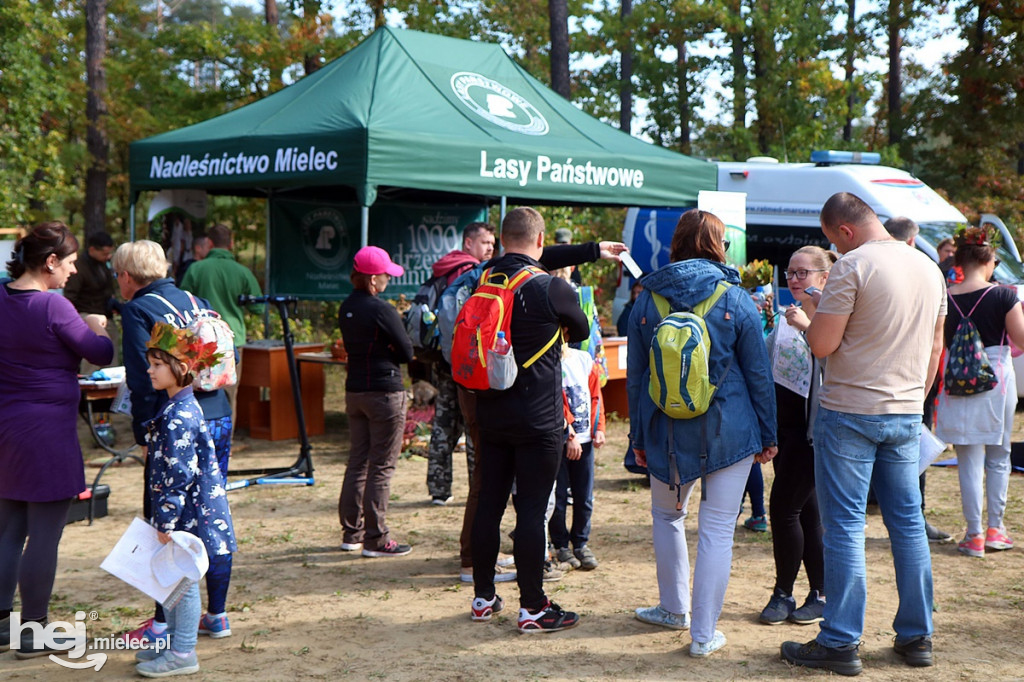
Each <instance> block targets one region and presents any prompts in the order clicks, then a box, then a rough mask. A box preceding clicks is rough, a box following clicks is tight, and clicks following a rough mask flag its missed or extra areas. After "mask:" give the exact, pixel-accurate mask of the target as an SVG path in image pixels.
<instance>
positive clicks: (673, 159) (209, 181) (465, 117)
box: [130, 27, 717, 253]
mask: <svg viewBox="0 0 1024 682" xmlns="http://www.w3.org/2000/svg"><path fill="white" fill-rule="evenodd" d="M130 183H131V190H132V197H133V201H134V200H135V198H136V197H137V196H138V193H139V192H141V191H146V190H163V189H181V188H194V189H205V190H207V191H210V192H214V193H223V194H237V195H260V196H268V197H271V198H273V197H282V196H286V197H295V198H311V199H315V198H321V199H323V198H329V199H331V200H334V201H351V202H353V203H358V205H360V206H362V207H363V208H362V211H361V219H360V222H361V232H360V243H361V244H366V243H368V239H369V210H368V207H370V206H371V205H373V204H374V203H375V202H376V201H377V200H378V199H387V200H389V201H391V200H397V201H418V202H421V203H431V202H439V203H444V202H448V203H458V202H459V201H462V202H470V201H475V202H477V203H478V204H480V203H487V204H493V203H497V202H499V201H500V202H501V203H502V204H503V205H504V202H505V201H506V200H512V201H514V202H516V203H545V204H566V205H572V204H601V205H615V206H685V205H693V204H695V202H696V199H697V193H698V192H699V191H700V190H706V189H716V186H717V173H716V168H715V166H714V165H713V164H710V163H706V162H703V161H698V160H695V159H691V158H689V157H686V156H683V155H681V154H677V153H675V152H672V151H669V150H667V149H663V148H660V147H656V146H654V145H651V144H648V143H646V142H644V141H642V140H639V139H636V138H633V137H631V136H630V135H628V134H626V133H624V132H622V131H619V130H617V129H615V128H612V127H610V126H608V125H606V124H604V123H602V122H601V121H599V120H597V119H595V118H593V117H591V116H589V115H587V114H585V113H584V112H582V111H580V110H579V109H578V108H576V107H575V106H574V105H573V104H572V103H570V102H568V101H566V100H565V99H563V98H562V97H561V96H559V95H558V94H556V93H555V92H553V91H552V90H550V89H548V88H547V87H545V86H544V85H543V84H542V83H540V81H538V80H537V79H535V78H533V77H532V76H531V75H530V74H529V73H527V72H526V71H525V70H524V69H523V68H522V67H520V66H519V65H518V64H516V62H515V61H513V60H512V59H511V58H510V57H509V56H508V55H507V54H506V53H505V52H504V50H503V49H502V48H501V47H500V46H499V45H495V44H489V43H481V42H475V41H470V40H459V39H456V38H449V37H445V36H440V35H433V34H428V33H421V32H417V31H407V30H399V29H393V28H388V27H383V28H380V29H378V30H377V31H375V32H374V33H373V34H372V35H371V36H370V37H369V38H367V39H366V40H365V41H363V42H362V43H361V44H360V45H358V46H357V47H355V48H354V49H352V50H351V51H349V52H348V53H346V54H345V55H343V56H341V57H339V58H338V59H336V60H334V61H332V62H331V63H329V64H327V65H325V66H324V67H323V68H321V69H320V70H319V71H317V72H316V73H314V74H312V75H310V76H307V77H305V78H303V79H302V80H300V81H299V82H297V83H295V84H294V85H291V86H289V87H287V88H285V89H283V90H281V91H279V92H277V93H275V94H273V95H270V96H268V97H266V98H264V99H262V100H259V101H257V102H253V103H252V104H248V105H246V106H244V107H241V108H239V109H236V110H234V111H231V112H229V113H226V114H224V115H222V116H218V117H216V118H213V119H210V120H208V121H203V122H201V123H197V124H195V125H191V126H188V127H185V128H181V129H178V130H173V131H170V132H166V133H162V134H160V135H155V136H153V137H149V138H146V139H143V140H138V141H136V142H134V143H132V145H131V149H130ZM131 215H132V219H133V221H134V210H133V211H132V213H131ZM132 231H133V235H134V224H133V225H132ZM268 253H269V249H268Z"/></svg>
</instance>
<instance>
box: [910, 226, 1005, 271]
mask: <svg viewBox="0 0 1024 682" xmlns="http://www.w3.org/2000/svg"><path fill="white" fill-rule="evenodd" d="M960 227H961V224H960V223H921V224H920V228H921V236H922V237H924V239H925V240H926V241H927V242H928V243H929V244H931V246H932V249H934V248H935V245H936V244H938V243H939V242H940V241H942V240H943V239H946V238H952V237H953V234H954V233H955V232H956V231H957V229H958V228H960ZM996 258H998V259H999V260H1000V263H999V267H997V268H996V271H995V278H996V281H998V282H1000V283H1001V284H1019V283H1021V282H1024V266H1022V265H1021V264H1020V263H1019V262H1017V261H1016V260H1015V259H1014V257H1013V255H1012V254H1011V253H1010V251H1009V250H1008V249H1007V248H1006V246H1004V245H1000V246H999V248H998V249H996Z"/></svg>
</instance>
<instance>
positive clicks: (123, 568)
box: [100, 517, 191, 608]
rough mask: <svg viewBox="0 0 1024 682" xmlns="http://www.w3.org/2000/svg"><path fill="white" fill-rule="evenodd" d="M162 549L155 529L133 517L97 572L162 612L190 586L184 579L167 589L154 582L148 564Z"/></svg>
mask: <svg viewBox="0 0 1024 682" xmlns="http://www.w3.org/2000/svg"><path fill="white" fill-rule="evenodd" d="M162 546H163V545H162V544H161V543H160V538H159V537H158V536H157V530H156V528H154V527H153V526H151V525H149V524H148V523H146V522H145V521H143V520H142V519H140V518H139V517H135V518H134V519H132V523H131V525H130V526H128V530H126V531H125V532H124V535H122V536H121V539H120V540H118V541H117V544H116V545H114V549H112V550H110V554H108V555H107V558H106V559H104V560H103V563H101V564H100V568H102V569H103V570H104V571H106V572H107V573H110V574H111V575H113V576H115V577H117V578H120V579H121V580H123V581H125V582H126V583H128V584H129V585H131V586H132V587H134V588H136V589H138V590H140V591H141V592H142V593H143V594H146V595H147V596H149V597H152V598H153V599H155V600H156V601H158V602H160V603H161V604H163V605H164V607H165V608H174V606H175V605H176V604H177V603H178V601H179V600H180V599H181V597H182V596H183V595H184V594H185V592H186V591H187V590H188V588H189V586H190V584H191V583H190V581H189V580H188V579H186V578H182V579H181V581H180V582H178V583H175V584H174V585H171V586H169V587H164V586H163V585H161V584H160V583H159V582H157V579H156V576H155V575H153V569H152V567H151V561H152V559H153V555H154V554H155V553H156V551H157V550H158V549H160V548H161V547H162Z"/></svg>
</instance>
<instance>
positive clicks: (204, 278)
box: [181, 223, 263, 428]
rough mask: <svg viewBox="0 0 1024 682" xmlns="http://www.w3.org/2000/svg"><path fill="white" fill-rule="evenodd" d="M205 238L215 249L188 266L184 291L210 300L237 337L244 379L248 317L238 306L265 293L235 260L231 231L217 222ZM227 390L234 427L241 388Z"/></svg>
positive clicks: (237, 365)
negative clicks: (243, 349) (240, 300)
mask: <svg viewBox="0 0 1024 682" xmlns="http://www.w3.org/2000/svg"><path fill="white" fill-rule="evenodd" d="M206 236H208V237H209V238H210V242H211V243H212V244H213V248H212V249H210V252H209V253H208V254H207V255H206V258H204V259H203V260H201V261H197V262H195V263H193V264H192V265H191V266H189V268H188V270H186V271H185V276H184V277H183V278H182V280H181V288H182V289H184V290H186V291H191V292H192V293H193V294H195V295H196V296H199V297H201V298H205V299H206V300H207V301H209V302H210V307H211V308H213V309H214V310H216V311H217V312H218V313H220V316H221V317H222V318H223V319H224V321H225V322H227V323H228V326H229V327H231V331H232V332H233V333H234V335H235V351H236V353H235V355H236V361H235V372H236V373H237V375H238V377H239V378H241V376H242V356H241V352H240V351H239V350H238V349H239V348H241V347H242V346H243V345H245V339H246V336H245V333H246V332H245V314H244V311H243V310H242V306H241V305H239V303H238V297H239V296H241V295H243V294H244V295H247V296H262V295H263V291H262V289H261V288H260V283H259V282H258V281H257V280H256V276H255V275H253V274H252V271H251V270H250V269H249V268H247V267H245V266H244V265H242V264H241V263H239V262H238V261H237V260H235V254H233V253H232V252H231V251H232V249H233V248H234V236H233V235H232V234H231V228H229V227H228V226H227V225H224V224H222V223H218V224H216V225H214V226H213V227H211V228H210V230H209V231H208V232H207V235H206ZM251 309H253V310H257V309H262V306H252V307H251ZM224 391H225V393H227V396H228V400H230V401H231V417H232V425H233V424H235V423H236V422H237V415H236V414H235V401H236V397H237V394H238V385H237V384H235V385H234V386H229V387H227V388H225V389H224ZM232 428H233V427H232Z"/></svg>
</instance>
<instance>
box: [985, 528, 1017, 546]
mask: <svg viewBox="0 0 1024 682" xmlns="http://www.w3.org/2000/svg"><path fill="white" fill-rule="evenodd" d="M985 547H986V548H987V549H992V550H995V551H997V552H998V551H1001V550H1004V549H1013V540H1011V539H1010V538H1009V537H1007V535H1006V530H1005V529H1003V528H989V529H988V530H987V531H986V532H985Z"/></svg>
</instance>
